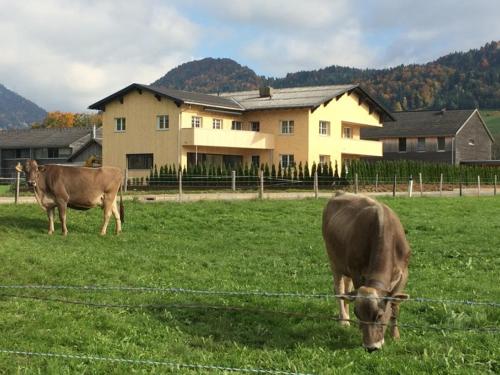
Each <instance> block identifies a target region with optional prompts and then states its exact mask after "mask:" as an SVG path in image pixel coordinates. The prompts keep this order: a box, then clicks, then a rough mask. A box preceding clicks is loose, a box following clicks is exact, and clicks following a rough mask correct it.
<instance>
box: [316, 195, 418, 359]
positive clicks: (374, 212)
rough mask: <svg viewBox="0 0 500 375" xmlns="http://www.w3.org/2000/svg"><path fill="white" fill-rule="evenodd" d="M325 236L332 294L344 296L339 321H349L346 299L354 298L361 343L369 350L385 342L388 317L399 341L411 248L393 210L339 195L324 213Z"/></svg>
mask: <svg viewBox="0 0 500 375" xmlns="http://www.w3.org/2000/svg"><path fill="white" fill-rule="evenodd" d="M323 239H324V241H325V245H326V250H327V253H328V257H329V259H330V266H331V269H332V272H333V285H334V290H335V294H337V295H343V297H341V298H339V308H340V319H342V320H341V324H343V325H349V304H348V303H349V301H354V305H355V306H354V313H355V315H356V316H357V317H358V319H359V321H360V328H361V331H362V333H363V346H364V347H365V348H366V349H367V350H368V351H369V352H372V351H374V350H377V349H380V348H381V347H382V345H383V344H384V334H385V329H386V328H387V325H388V323H389V320H390V322H391V324H392V327H391V335H392V337H393V338H395V339H398V338H399V330H398V327H397V317H398V313H399V302H400V301H401V300H405V299H408V295H407V294H403V293H402V290H403V289H404V287H405V285H406V281H407V279H408V261H409V258H410V253H411V251H410V247H409V245H408V242H407V241H406V237H405V232H404V229H403V226H402V225H401V222H400V221H399V219H398V217H397V216H396V214H395V213H394V212H393V211H392V210H391V209H390V208H389V207H387V206H386V205H384V204H382V203H379V202H376V201H375V200H373V199H370V198H368V197H364V196H359V195H354V194H349V193H338V194H337V195H336V196H335V197H334V198H332V199H331V200H330V201H329V202H328V204H327V205H326V207H325V209H324V211H323ZM353 284H354V290H353V291H351V287H352V285H353ZM386 297H392V298H395V299H396V300H392V299H390V298H386Z"/></svg>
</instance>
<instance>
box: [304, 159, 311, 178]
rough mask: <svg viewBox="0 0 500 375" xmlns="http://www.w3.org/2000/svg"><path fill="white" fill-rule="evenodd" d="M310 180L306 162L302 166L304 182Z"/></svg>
mask: <svg viewBox="0 0 500 375" xmlns="http://www.w3.org/2000/svg"><path fill="white" fill-rule="evenodd" d="M310 178H311V175H310V174H309V164H308V163H307V161H306V164H305V165H304V180H309V179H310Z"/></svg>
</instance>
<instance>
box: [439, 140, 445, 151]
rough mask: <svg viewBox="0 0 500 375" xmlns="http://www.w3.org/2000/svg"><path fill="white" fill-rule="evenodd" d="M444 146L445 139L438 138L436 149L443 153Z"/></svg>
mask: <svg viewBox="0 0 500 375" xmlns="http://www.w3.org/2000/svg"><path fill="white" fill-rule="evenodd" d="M445 146H446V142H445V138H444V137H438V138H437V148H438V151H444V149H445Z"/></svg>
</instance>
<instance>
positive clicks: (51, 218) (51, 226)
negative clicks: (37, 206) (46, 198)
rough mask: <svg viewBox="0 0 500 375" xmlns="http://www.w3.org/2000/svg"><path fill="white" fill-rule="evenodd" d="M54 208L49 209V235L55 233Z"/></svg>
mask: <svg viewBox="0 0 500 375" xmlns="http://www.w3.org/2000/svg"><path fill="white" fill-rule="evenodd" d="M54 210H55V208H54V207H49V208H47V216H48V217H49V234H52V233H54Z"/></svg>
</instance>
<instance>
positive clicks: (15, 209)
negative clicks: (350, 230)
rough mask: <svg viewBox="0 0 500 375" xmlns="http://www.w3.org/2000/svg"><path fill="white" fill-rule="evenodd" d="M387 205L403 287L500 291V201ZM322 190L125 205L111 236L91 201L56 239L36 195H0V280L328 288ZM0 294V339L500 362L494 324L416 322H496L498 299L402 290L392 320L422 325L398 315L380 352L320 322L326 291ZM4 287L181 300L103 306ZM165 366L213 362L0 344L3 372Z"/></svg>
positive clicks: (351, 368) (298, 367)
mask: <svg viewBox="0 0 500 375" xmlns="http://www.w3.org/2000/svg"><path fill="white" fill-rule="evenodd" d="M384 202H386V203H388V204H389V205H390V206H391V207H393V208H394V209H395V211H396V212H397V213H398V214H399V215H400V217H401V220H402V222H403V224H404V226H405V228H406V230H407V231H408V239H409V241H410V244H411V246H412V250H413V255H412V259H411V264H410V279H409V284H408V288H407V291H408V293H409V294H410V295H411V296H412V297H429V298H444V299H450V300H451V299H467V300H475V301H496V302H499V301H500V283H499V281H500V279H499V276H498V275H499V270H500V267H499V265H500V261H499V259H500V236H499V231H500V220H499V214H498V212H499V207H500V201H498V200H497V199H495V198H493V197H491V198H480V199H478V198H442V199H438V198H420V199H413V200H410V199H390V198H386V199H384ZM325 203H326V201H325V200H301V201H248V202H198V203H185V204H177V203H170V204H161V203H152V204H141V203H138V202H126V221H125V225H124V232H123V234H122V235H120V236H114V235H112V234H111V235H109V234H108V236H107V237H100V236H99V235H98V234H97V233H98V232H99V227H100V221H101V211H100V210H97V209H94V210H91V211H87V212H79V211H70V213H69V218H68V229H69V235H68V236H67V237H66V238H64V237H62V236H61V235H60V234H59V233H60V228H59V227H57V229H58V232H57V235H53V236H48V235H47V234H46V233H45V232H46V226H47V221H46V217H45V214H44V213H43V212H42V211H41V209H40V208H39V207H38V206H35V205H19V206H14V205H4V206H0V256H1V259H2V267H1V268H0V275H1V280H0V284H3V285H6V284H7V285H12V284H22V285H25V284H50V285H107V286H110V285H114V286H117V285H121V286H150V287H153V286H154V287H165V288H167V287H180V288H192V289H204V290H223V291H224V290H227V291H232V290H237V291H253V290H265V291H281V292H302V293H313V292H314V293H328V292H330V291H331V284H332V276H331V273H330V270H329V267H328V262H327V258H326V254H325V250H324V247H323V242H322V238H321V232H320V221H321V213H322V209H323V207H324V205H325ZM56 225H58V223H56ZM113 228H114V225H113V226H111V227H110V228H109V230H110V232H112V229H113ZM0 294H1V295H2V296H1V297H0V311H1V313H0V326H1V327H2V328H1V334H0V350H20V351H35V352H43V353H47V352H51V353H66V354H89V355H98V356H103V357H117V358H128V359H143V360H147V359H155V360H167V361H172V362H176V363H187V364H200V365H219V366H225V367H237V368H260V369H273V370H283V371H290V372H303V373H315V374H347V373H360V374H365V373H370V374H387V373H391V374H396V373H404V374H413V373H415V374H417V373H457V374H471V373H474V374H478V373H479V374H480V373H495V372H496V373H498V372H499V371H500V363H499V358H500V332H496V333H492V332H480V331H471V332H468V331H462V330H458V331H447V330H437V331H436V330H431V329H429V328H425V327H429V326H433V327H454V328H458V329H466V328H472V329H473V328H475V327H486V326H488V327H492V326H493V327H500V308H495V307H488V306H465V305H451V304H443V303H417V302H411V301H408V302H406V303H404V304H403V305H402V307H401V319H400V322H401V323H402V324H412V325H415V326H418V327H414V328H402V329H401V337H402V338H401V340H400V341H399V342H395V341H393V340H391V339H390V338H387V340H386V345H385V346H384V348H383V349H382V350H381V351H379V352H376V353H373V354H368V353H367V352H365V351H364V350H363V349H362V347H361V334H360V332H359V330H358V329H357V327H353V326H352V327H350V328H342V327H340V326H339V325H338V324H337V323H336V322H335V321H332V320H329V319H328V317H329V316H336V315H337V305H336V303H335V301H334V300H333V299H299V298H286V297H281V298H269V297H259V296H204V295H192V294H166V293H165V294H162V293H159V292H150V293H139V292H124V291H122V292H120V291H113V292H91V291H75V290H51V291H50V290H49V291H43V290H12V289H0ZM7 295H10V296H7ZM12 295H17V296H37V297H40V298H58V299H66V300H73V301H85V302H92V303H107V304H130V305H137V304H150V305H151V304H155V305H164V304H177V305H178V306H177V307H175V308H174V307H167V308H166V307H164V306H163V307H162V306H157V307H145V308H142V309H131V308H102V307H101V308H99V307H92V306H85V305H75V304H64V303H61V302H56V301H52V302H50V301H43V300H32V299H26V298H13V297H12ZM193 305H195V306H193ZM213 307H217V309H214V308H213ZM232 307H236V308H238V310H235V309H231V308H232ZM283 312H294V313H301V314H304V315H306V316H293V315H287V314H283ZM165 372H172V373H197V374H198V373H202V374H205V373H207V374H208V373H214V372H216V371H212V370H189V369H185V368H181V369H171V368H169V367H166V366H152V365H137V364H136V365H134V364H121V363H111V362H103V361H85V360H78V359H73V360H71V359H62V358H39V357H26V356H21V355H11V354H0V373H2V374H3V373H5V374H13V373H20V374H25V373H26V374H74V373H85V374H103V373H106V374H108V373H109V374H124V373H141V374H142V373H144V374H159V373H165Z"/></svg>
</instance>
